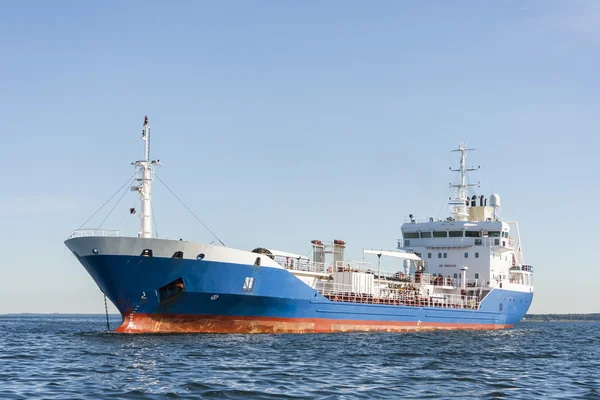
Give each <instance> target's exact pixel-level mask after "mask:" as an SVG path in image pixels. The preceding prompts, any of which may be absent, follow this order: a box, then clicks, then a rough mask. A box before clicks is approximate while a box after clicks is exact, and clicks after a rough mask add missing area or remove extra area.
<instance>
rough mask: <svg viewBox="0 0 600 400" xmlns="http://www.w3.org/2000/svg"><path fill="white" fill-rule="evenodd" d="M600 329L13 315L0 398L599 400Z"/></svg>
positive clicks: (5, 338)
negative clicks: (418, 328) (214, 328)
mask: <svg viewBox="0 0 600 400" xmlns="http://www.w3.org/2000/svg"><path fill="white" fill-rule="evenodd" d="M119 323H120V318H118V317H117V316H113V317H111V324H112V327H113V328H114V327H116V326H117V325H118V324H119ZM599 328H600V323H597V322H581V323H576V322H569V323H543V322H522V323H521V324H519V325H518V327H516V328H515V329H510V330H502V331H436V332H416V333H335V334H304V335H292V334H280V335H270V334H269V335H265V334H261V335H231V334H227V335H201V334H177V335H165V334H161V335H124V334H116V333H111V332H106V330H105V329H106V320H105V316H104V315H75V316H74V315H8V316H0V398H1V399H13V398H19V399H31V398H48V399H53V398H55V399H87V398H90V399H98V398H102V399H105V398H118V399H144V398H154V399H163V398H198V399H201V398H206V399H242V398H251V399H399V398H430V399H449V398H454V399H456V398H460V399H464V398H476V399H477V398H481V399H491V398H507V399H541V398H564V399H566V398H569V399H573V398H581V399H600V361H599V356H598V353H599V351H600V329H599Z"/></svg>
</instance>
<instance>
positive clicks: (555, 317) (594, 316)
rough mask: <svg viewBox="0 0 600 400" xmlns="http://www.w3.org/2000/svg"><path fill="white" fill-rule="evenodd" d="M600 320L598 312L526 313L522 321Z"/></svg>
mask: <svg viewBox="0 0 600 400" xmlns="http://www.w3.org/2000/svg"><path fill="white" fill-rule="evenodd" d="M592 321H600V313H589V314H527V315H525V318H523V320H522V322H592Z"/></svg>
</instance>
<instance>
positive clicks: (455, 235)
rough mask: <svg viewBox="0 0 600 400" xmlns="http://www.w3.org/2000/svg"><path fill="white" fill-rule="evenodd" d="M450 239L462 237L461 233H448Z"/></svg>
mask: <svg viewBox="0 0 600 400" xmlns="http://www.w3.org/2000/svg"><path fill="white" fill-rule="evenodd" d="M448 236H450V237H463V231H450V232H448Z"/></svg>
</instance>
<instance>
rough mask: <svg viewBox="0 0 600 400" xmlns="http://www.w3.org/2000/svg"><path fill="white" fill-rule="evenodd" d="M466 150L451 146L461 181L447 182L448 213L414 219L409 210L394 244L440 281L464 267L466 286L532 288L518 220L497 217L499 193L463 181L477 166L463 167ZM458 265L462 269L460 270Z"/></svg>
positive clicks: (458, 277) (457, 276)
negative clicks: (457, 158)
mask: <svg viewBox="0 0 600 400" xmlns="http://www.w3.org/2000/svg"><path fill="white" fill-rule="evenodd" d="M471 150H473V149H468V148H467V147H466V146H465V145H464V144H463V143H461V144H460V146H459V148H458V149H457V150H454V151H457V152H460V167H459V168H458V169H456V170H454V171H458V172H460V181H459V183H457V184H455V185H452V186H453V187H454V188H455V195H454V197H453V198H452V199H451V200H450V202H449V205H450V207H451V208H452V216H451V217H448V218H446V219H444V220H434V219H433V218H429V219H428V220H425V221H422V222H418V221H416V220H415V219H414V218H413V216H412V215H411V216H410V220H409V222H407V223H405V224H404V225H402V237H403V238H402V239H400V240H398V249H400V250H403V251H408V252H414V253H415V254H417V255H418V256H419V257H421V258H422V260H423V261H424V267H425V271H426V272H427V273H428V274H431V275H432V277H433V278H434V280H439V281H440V282H442V281H446V280H448V279H450V280H451V281H453V282H456V281H460V280H461V277H462V276H461V275H462V274H463V273H464V272H465V271H466V283H467V284H468V286H471V287H483V288H493V287H504V288H509V287H510V288H511V289H518V290H524V291H531V290H532V287H533V269H532V267H531V266H529V265H525V264H524V262H523V253H522V250H521V240H520V237H519V229H518V224H517V223H516V222H514V221H505V220H503V219H501V218H500V217H499V209H500V196H499V195H497V194H492V195H491V196H490V197H489V201H488V199H486V198H485V196H483V195H479V196H477V195H476V194H472V195H470V193H469V189H470V188H471V187H473V186H478V184H469V183H467V172H468V171H473V170H475V169H477V168H467V166H466V154H467V152H468V151H471ZM488 203H489V204H488ZM463 267H467V269H466V270H465V271H461V268H463ZM515 286H516V287H515Z"/></svg>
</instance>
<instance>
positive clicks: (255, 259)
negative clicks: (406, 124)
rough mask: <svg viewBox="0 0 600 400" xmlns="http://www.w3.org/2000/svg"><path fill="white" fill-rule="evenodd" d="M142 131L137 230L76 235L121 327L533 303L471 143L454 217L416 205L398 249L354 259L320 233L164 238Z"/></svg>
mask: <svg viewBox="0 0 600 400" xmlns="http://www.w3.org/2000/svg"><path fill="white" fill-rule="evenodd" d="M141 136H142V140H143V141H144V159H142V160H138V161H135V162H134V163H132V164H133V165H134V166H135V168H136V178H135V181H137V182H136V183H135V185H134V186H132V188H131V189H132V190H133V191H136V192H138V193H139V196H140V212H139V218H140V229H139V232H138V233H137V236H135V237H126V236H123V235H122V233H121V231H120V230H109V229H101V228H92V229H78V230H76V231H74V232H73V233H72V234H71V236H70V237H69V238H68V239H67V240H66V241H65V245H66V246H67V247H68V248H69V250H70V251H71V252H72V253H73V255H74V256H75V257H76V258H77V260H79V262H80V263H81V264H82V265H83V267H84V268H85V269H86V270H87V272H88V273H89V274H90V276H91V277H92V278H93V279H94V281H95V282H96V284H97V285H98V287H99V288H100V290H101V291H102V292H103V293H104V294H105V296H106V297H108V299H110V301H112V303H113V304H114V305H115V306H116V307H117V309H118V310H119V312H120V313H121V316H122V323H121V325H120V326H119V327H118V328H117V329H116V332H122V333H162V332H164V333H174V332H182V333H183V332H186V333H244V334H245V333H319V332H351V331H386V332H396V331H398V332H400V331H423V330H436V329H473V330H488V329H505V328H512V327H514V326H515V325H516V324H517V323H518V322H519V321H520V320H521V319H522V318H523V317H524V316H525V314H526V312H527V310H528V309H529V307H530V305H531V302H532V300H533V267H532V266H531V265H528V264H525V263H524V260H523V252H522V249H521V238H520V234H519V228H518V224H517V222H516V221H509V220H505V219H503V218H501V217H500V197H499V196H498V195H497V194H492V195H491V196H489V197H486V196H483V195H477V194H475V193H474V190H475V186H478V185H473V184H469V183H467V182H468V181H467V174H468V173H469V172H470V171H472V170H473V169H474V168H469V167H467V165H466V158H467V154H468V152H469V151H471V150H472V149H469V148H467V146H466V145H465V144H464V143H461V144H460V145H459V147H458V148H457V149H455V150H453V151H454V152H456V153H457V154H458V155H459V159H460V164H459V167H458V168H457V169H455V170H453V171H455V172H457V174H456V175H457V181H456V182H455V184H453V185H451V186H452V188H453V192H454V194H453V196H452V197H451V198H450V202H449V207H448V214H449V216H448V217H445V218H442V219H440V218H426V219H425V220H422V221H421V220H419V221H418V220H417V219H416V218H415V217H413V215H412V214H411V215H410V216H409V218H408V219H407V221H406V222H405V223H404V224H403V225H402V227H401V232H402V238H401V239H399V240H398V242H397V244H396V245H395V246H394V247H395V248H394V249H391V250H381V249H363V250H362V254H363V257H362V259H361V260H347V259H346V258H345V249H346V243H345V242H344V241H343V240H332V241H330V242H327V241H321V240H312V241H311V242H310V246H311V248H312V251H311V252H310V253H308V254H309V255H308V256H306V255H301V254H297V253H291V252H286V251H281V250H276V249H273V248H270V247H269V246H266V247H256V248H254V249H253V250H243V249H234V248H230V247H226V246H225V245H215V244H206V243H196V242H190V241H185V240H170V239H164V238H158V237H153V233H152V231H153V229H152V196H151V194H152V191H151V187H152V183H153V180H154V177H155V176H154V168H155V167H157V166H158V165H160V162H159V160H151V158H150V126H149V124H148V118H147V117H146V118H145V120H144V123H143V128H142V135H141ZM135 211H136V210H134V209H131V212H132V213H135ZM263 240H264V241H268V237H265V238H263ZM307 244H308V240H307ZM365 258H367V259H369V258H370V259H371V260H372V261H373V262H367V261H365ZM384 263H385V264H386V265H388V264H391V265H396V267H395V268H390V267H389V266H386V267H384Z"/></svg>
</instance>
